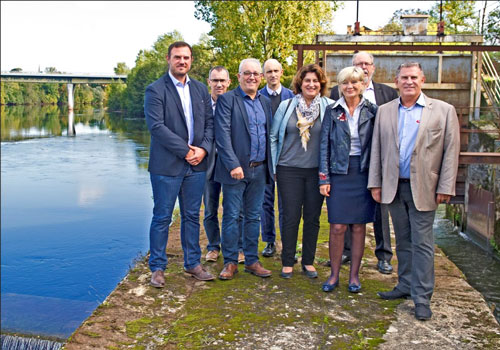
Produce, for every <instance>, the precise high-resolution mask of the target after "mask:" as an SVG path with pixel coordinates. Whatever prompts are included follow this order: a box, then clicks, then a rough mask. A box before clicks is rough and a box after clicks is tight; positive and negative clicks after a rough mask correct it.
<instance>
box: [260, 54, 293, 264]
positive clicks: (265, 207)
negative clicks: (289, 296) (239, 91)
mask: <svg viewBox="0 0 500 350" xmlns="http://www.w3.org/2000/svg"><path fill="white" fill-rule="evenodd" d="M263 69H264V78H266V86H264V87H263V88H262V89H260V93H261V94H262V95H264V96H266V97H269V99H270V100H271V111H272V112H273V117H274V114H275V113H276V110H277V109H278V106H279V105H280V103H281V101H285V100H288V99H289V98H292V97H293V96H294V94H293V92H292V90H290V89H287V88H286V87H284V86H282V85H281V76H282V75H283V67H282V66H281V63H279V62H278V60H275V59H274V58H270V59H268V60H267V61H266V62H264V67H263ZM274 189H275V185H274V181H273V182H272V183H271V184H269V185H267V186H266V190H265V192H264V203H263V204H262V213H261V218H260V230H261V235H262V241H263V242H266V246H265V248H264V250H262V256H265V257H271V256H273V255H274V253H276V243H275V241H276V229H275V224H274V216H275V215H274V192H275V190H274ZM278 209H279V225H280V230H281V221H282V214H281V200H280V197H279V194H278Z"/></svg>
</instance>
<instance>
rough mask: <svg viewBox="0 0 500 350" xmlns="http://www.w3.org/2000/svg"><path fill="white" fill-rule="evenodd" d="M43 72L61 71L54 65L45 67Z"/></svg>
mask: <svg viewBox="0 0 500 350" xmlns="http://www.w3.org/2000/svg"><path fill="white" fill-rule="evenodd" d="M45 73H52V74H54V73H61V72H59V71H58V70H57V68H56V67H45Z"/></svg>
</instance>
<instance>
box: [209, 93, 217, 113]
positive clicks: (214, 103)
mask: <svg viewBox="0 0 500 350" xmlns="http://www.w3.org/2000/svg"><path fill="white" fill-rule="evenodd" d="M210 100H211V101H212V112H213V115H215V106H216V105H217V101H214V98H213V97H212V96H210Z"/></svg>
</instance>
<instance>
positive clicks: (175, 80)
mask: <svg viewBox="0 0 500 350" xmlns="http://www.w3.org/2000/svg"><path fill="white" fill-rule="evenodd" d="M168 75H169V76H170V79H172V82H173V83H174V85H175V86H185V85H187V84H189V83H190V82H191V79H189V75H187V74H186V84H182V83H181V82H180V81H179V80H177V79H175V77H174V76H173V75H172V73H171V72H170V69H169V70H168Z"/></svg>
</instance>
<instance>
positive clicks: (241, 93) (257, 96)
mask: <svg viewBox="0 0 500 350" xmlns="http://www.w3.org/2000/svg"><path fill="white" fill-rule="evenodd" d="M237 89H238V90H239V92H240V95H241V97H243V98H245V97H247V96H248V95H247V93H246V92H245V91H243V89H242V88H241V86H239V85H238V87H237ZM259 97H260V91H259V90H257V94H256V95H255V99H256V98H259ZM248 98H249V99H251V98H250V96H248Z"/></svg>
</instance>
